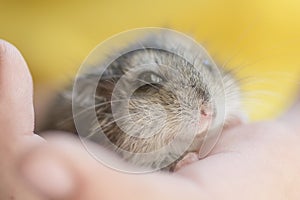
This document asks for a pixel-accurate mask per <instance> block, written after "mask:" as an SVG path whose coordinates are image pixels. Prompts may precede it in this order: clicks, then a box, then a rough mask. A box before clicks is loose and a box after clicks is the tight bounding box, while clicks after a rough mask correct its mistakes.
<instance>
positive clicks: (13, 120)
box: [0, 39, 34, 137]
mask: <svg viewBox="0 0 300 200" xmlns="http://www.w3.org/2000/svg"><path fill="white" fill-rule="evenodd" d="M0 92H1V94H0V128H1V132H0V137H1V136H3V134H7V133H9V134H16V133H23V134H33V127H34V112H33V100H32V78H31V75H30V72H29V70H28V67H27V64H26V62H25V60H24V58H23V57H22V55H21V53H20V52H19V51H18V50H17V48H16V47H14V46H13V45H12V44H10V43H8V42H6V41H4V40H1V39H0Z"/></svg>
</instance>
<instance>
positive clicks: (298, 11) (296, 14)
mask: <svg viewBox="0 0 300 200" xmlns="http://www.w3.org/2000/svg"><path fill="white" fill-rule="evenodd" d="M149 26H151V27H153V26H154V27H168V28H172V29H175V30H178V31H181V32H183V33H186V34H188V35H191V36H193V37H194V38H195V39H196V40H197V41H198V42H199V43H201V44H203V45H204V46H205V47H206V48H207V50H208V51H209V52H210V54H211V55H212V56H213V58H214V59H215V60H216V61H217V62H218V63H219V64H220V65H225V67H227V68H234V69H236V73H237V76H238V78H239V79H241V80H242V82H241V83H242V88H243V89H244V91H245V96H246V99H245V101H244V102H245V109H247V111H248V113H249V115H250V118H251V119H252V120H262V119H267V118H270V117H274V116H276V115H278V114H279V113H280V112H282V110H283V109H285V108H286V107H287V106H288V105H289V104H290V103H291V102H292V100H293V97H294V96H295V93H296V89H297V87H298V86H299V80H300V56H299V52H300V38H299V37H300V1H299V0H252V1H241V0H194V1H193V0H185V1H176V0H164V1H163V0H152V1H146V0H127V1H121V0H110V1H108V0H97V1H96V0H95V1H93V0H86V1H76V0H75V1H74V0H72V1H71V0H62V1H58V0H53V1H34V0H27V1H21V0H19V1H17V0H9V1H4V0H0V38H2V39H5V40H7V41H9V42H11V43H13V44H14V45H15V46H17V48H19V49H20V51H21V52H22V53H23V55H24V57H25V59H26V61H27V62H28V65H29V67H30V70H31V72H32V75H33V79H34V84H35V90H36V101H35V103H36V105H37V109H38V111H39V110H42V109H41V108H42V107H43V106H44V104H45V103H46V102H48V101H49V99H50V98H49V96H48V94H50V93H51V91H52V92H53V91H55V90H57V88H60V87H62V85H63V84H64V83H66V82H69V81H70V80H71V78H72V76H73V75H74V74H75V73H76V71H77V69H78V68H79V67H80V64H81V63H82V62H83V60H84V58H85V57H86V56H87V55H88V54H89V52H90V51H91V50H92V49H93V48H94V47H95V46H96V45H97V44H99V43H100V42H102V41H103V40H105V39H107V38H108V37H111V36H113V35H114V34H117V33H120V32H122V31H126V30H128V29H133V28H141V27H149Z"/></svg>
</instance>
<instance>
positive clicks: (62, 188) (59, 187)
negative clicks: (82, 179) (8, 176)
mask: <svg viewBox="0 0 300 200" xmlns="http://www.w3.org/2000/svg"><path fill="white" fill-rule="evenodd" d="M20 169H21V175H22V176H23V177H24V179H25V181H26V183H27V184H29V185H31V186H32V187H33V189H35V190H36V191H37V192H39V193H40V194H42V195H43V196H45V197H48V198H54V199H61V198H65V197H67V196H70V195H71V194H72V191H73V189H74V184H75V182H74V178H73V177H72V174H71V172H70V170H68V168H67V166H66V165H65V163H63V161H62V160H59V159H58V158H57V157H55V155H49V154H45V155H43V154H42V153H40V152H38V153H33V154H32V155H29V156H28V157H27V158H26V159H25V160H24V161H23V163H22V164H21V168H20Z"/></svg>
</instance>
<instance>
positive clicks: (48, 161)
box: [0, 40, 300, 200]
mask: <svg viewBox="0 0 300 200" xmlns="http://www.w3.org/2000/svg"><path fill="white" fill-rule="evenodd" d="M0 91H1V95H0V113H1V115H0V130H1V131H0V157H1V164H0V177H1V179H0V199H4V200H5V199H26V200H27V199H64V200H67V199H72V200H73V199H74V200H81V199H82V200H89V199H90V200H94V199H106V200H109V199H112V200H116V199H133V200H134V199H139V200H143V199H151V200H152V199H163V200H167V199H172V200H176V199H189V200H193V199H197V200H202V199H203V200H212V199H222V200H227V199H228V200H229V199H230V200H235V199H237V200H240V199H243V200H247V199H249V200H250V199H251V200H253V199H257V200H260V199H263V200H268V199H270V200H279V199H280V200H282V199H288V200H299V199H300V192H299V190H300V145H299V144H300V123H299V119H298V116H300V99H298V100H297V101H296V103H295V104H294V106H293V107H292V108H291V109H289V110H288V111H287V112H286V113H284V114H283V115H282V116H281V117H279V118H276V119H274V120H270V121H265V122H259V123H253V124H244V125H239V126H236V127H233V128H230V129H227V130H225V131H224V132H223V133H222V135H221V137H220V139H219V141H218V144H217V145H216V146H215V148H214V149H213V151H212V152H211V153H210V155H209V156H207V157H206V158H205V159H202V160H200V161H197V162H195V163H193V164H191V165H188V166H186V167H184V168H182V169H180V170H179V171H177V172H176V173H173V174H163V173H151V174H140V175H133V174H126V173H121V172H118V171H115V170H112V169H110V168H108V167H105V166H103V165H102V164H101V163H99V162H97V161H96V160H95V159H94V158H93V157H92V156H91V155H90V154H89V153H88V152H87V151H86V150H85V149H84V148H83V146H82V145H81V143H80V142H79V141H77V140H76V139H74V138H72V137H70V136H65V135H64V134H61V133H60V134H54V133H52V134H51V135H52V136H51V137H49V138H47V139H46V140H47V142H44V141H43V139H42V138H40V137H39V136H36V135H35V134H34V133H33V127H34V110H33V104H32V81H31V76H30V73H29V70H28V68H27V65H26V63H25V61H24V59H23V58H22V56H21V54H20V53H19V52H18V50H17V49H16V48H15V47H13V46H12V45H10V44H8V43H7V42H4V41H1V40H0Z"/></svg>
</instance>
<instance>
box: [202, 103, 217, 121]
mask: <svg viewBox="0 0 300 200" xmlns="http://www.w3.org/2000/svg"><path fill="white" fill-rule="evenodd" d="M200 114H201V115H200V116H201V118H211V117H212V116H213V115H214V112H213V108H212V105H207V104H202V105H201V106H200Z"/></svg>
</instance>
